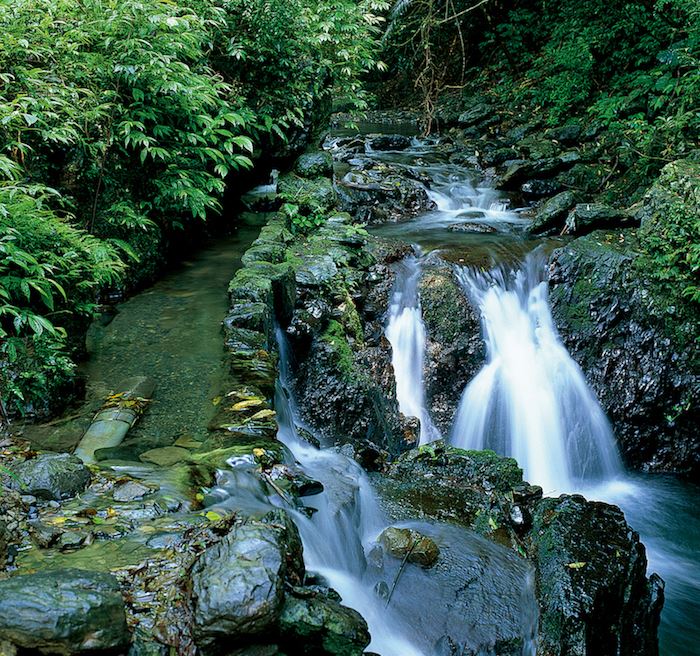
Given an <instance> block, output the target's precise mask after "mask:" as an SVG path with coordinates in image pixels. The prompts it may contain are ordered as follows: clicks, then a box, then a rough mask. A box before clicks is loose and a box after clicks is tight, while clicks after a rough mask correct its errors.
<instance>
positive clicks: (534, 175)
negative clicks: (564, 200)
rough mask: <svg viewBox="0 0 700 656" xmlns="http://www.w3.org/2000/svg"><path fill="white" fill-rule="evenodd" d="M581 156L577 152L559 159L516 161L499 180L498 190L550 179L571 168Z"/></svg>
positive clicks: (564, 154) (560, 156) (562, 155)
mask: <svg viewBox="0 0 700 656" xmlns="http://www.w3.org/2000/svg"><path fill="white" fill-rule="evenodd" d="M578 159H580V155H579V154H578V153H576V152H570V153H563V154H561V155H559V156H558V157H546V158H544V159H537V160H516V161H515V162H512V163H511V164H510V165H508V167H507V168H506V171H505V173H503V175H501V177H500V178H499V179H498V184H497V185H496V186H497V188H498V189H517V187H518V186H519V185H521V184H522V183H524V182H527V181H528V180H533V179H537V180H541V179H543V178H550V177H552V176H554V175H556V174H557V173H559V172H560V171H562V170H564V169H567V168H570V167H571V166H573V165H574V164H575V163H576V161H578Z"/></svg>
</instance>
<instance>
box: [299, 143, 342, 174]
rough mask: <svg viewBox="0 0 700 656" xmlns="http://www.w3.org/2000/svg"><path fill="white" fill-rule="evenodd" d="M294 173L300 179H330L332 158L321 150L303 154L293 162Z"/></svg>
mask: <svg viewBox="0 0 700 656" xmlns="http://www.w3.org/2000/svg"><path fill="white" fill-rule="evenodd" d="M294 171H295V172H296V173H298V174H299V175H300V176H301V177H302V178H319V177H326V178H330V177H331V176H332V175H333V157H332V156H331V154H330V153H327V152H325V151H323V150H321V151H318V152H315V153H304V154H303V155H300V156H299V157H298V158H297V161H296V162H294Z"/></svg>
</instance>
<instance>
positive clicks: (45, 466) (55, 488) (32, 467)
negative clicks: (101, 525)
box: [10, 453, 91, 501]
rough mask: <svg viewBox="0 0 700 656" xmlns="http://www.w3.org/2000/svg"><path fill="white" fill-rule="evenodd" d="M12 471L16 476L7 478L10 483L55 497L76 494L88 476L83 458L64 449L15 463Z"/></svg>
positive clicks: (83, 486) (42, 497) (61, 497)
mask: <svg viewBox="0 0 700 656" xmlns="http://www.w3.org/2000/svg"><path fill="white" fill-rule="evenodd" d="M15 474H16V476H17V480H14V479H13V480H12V481H11V482H10V486H11V487H13V488H14V489H17V488H21V489H22V491H23V492H24V493H26V494H32V495H34V496H35V497H38V498H39V499H51V500H55V501H57V500H60V499H68V498H70V497H74V496H75V495H76V494H79V493H80V492H82V491H83V490H84V489H85V488H86V487H87V485H88V483H89V482H90V479H91V474H90V470H89V469H88V468H87V467H86V466H85V465H84V464H83V461H82V460H81V459H80V458H78V457H76V456H71V455H69V454H67V453H43V454H41V455H39V456H37V457H36V458H34V459H33V460H27V461H25V462H23V463H21V464H20V465H18V466H17V468H16V469H15Z"/></svg>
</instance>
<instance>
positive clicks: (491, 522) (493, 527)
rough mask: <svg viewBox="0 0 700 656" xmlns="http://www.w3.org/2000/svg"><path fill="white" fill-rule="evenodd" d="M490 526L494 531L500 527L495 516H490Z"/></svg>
mask: <svg viewBox="0 0 700 656" xmlns="http://www.w3.org/2000/svg"><path fill="white" fill-rule="evenodd" d="M489 526H490V527H491V530H492V531H495V530H496V529H497V528H498V524H496V520H495V519H494V518H493V517H489Z"/></svg>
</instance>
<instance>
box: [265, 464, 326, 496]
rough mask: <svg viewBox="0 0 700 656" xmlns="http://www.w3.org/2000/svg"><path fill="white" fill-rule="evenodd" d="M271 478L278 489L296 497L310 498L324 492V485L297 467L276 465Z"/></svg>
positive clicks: (271, 470)
mask: <svg viewBox="0 0 700 656" xmlns="http://www.w3.org/2000/svg"><path fill="white" fill-rule="evenodd" d="M269 476H270V479H271V480H272V481H274V482H275V484H276V485H277V486H278V487H280V488H282V489H283V490H288V491H291V492H292V493H293V494H294V496H296V497H309V496H313V495H315V494H320V493H321V492H323V484H322V483H320V482H319V481H316V480H314V479H313V478H310V477H308V476H307V475H306V474H305V473H304V472H303V471H302V470H301V468H300V467H297V466H290V465H285V464H275V465H273V466H272V467H271V469H270V473H269Z"/></svg>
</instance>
